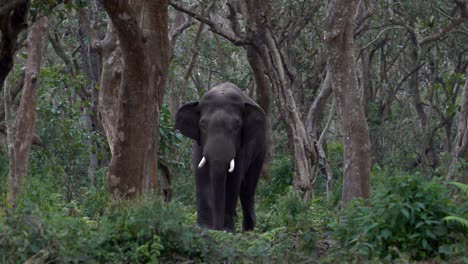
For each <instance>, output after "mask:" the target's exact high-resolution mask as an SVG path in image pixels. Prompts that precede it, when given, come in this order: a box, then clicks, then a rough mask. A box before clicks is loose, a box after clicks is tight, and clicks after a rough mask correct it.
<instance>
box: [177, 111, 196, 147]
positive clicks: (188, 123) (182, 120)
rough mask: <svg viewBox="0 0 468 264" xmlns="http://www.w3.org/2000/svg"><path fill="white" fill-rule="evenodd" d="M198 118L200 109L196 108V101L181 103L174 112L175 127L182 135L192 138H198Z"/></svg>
mask: <svg viewBox="0 0 468 264" xmlns="http://www.w3.org/2000/svg"><path fill="white" fill-rule="evenodd" d="M199 120H200V111H199V110H198V102H191V103H188V104H185V105H183V106H182V107H181V108H179V110H178V111H177V114H176V121H175V128H176V129H178V130H179V131H180V133H182V135H184V136H186V137H189V138H191V139H193V140H196V141H199V140H200V129H199V128H198V122H199Z"/></svg>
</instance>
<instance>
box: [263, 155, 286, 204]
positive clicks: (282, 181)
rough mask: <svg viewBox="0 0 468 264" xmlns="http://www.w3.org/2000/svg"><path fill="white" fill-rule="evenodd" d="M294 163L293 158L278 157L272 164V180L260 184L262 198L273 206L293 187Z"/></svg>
mask: <svg viewBox="0 0 468 264" xmlns="http://www.w3.org/2000/svg"><path fill="white" fill-rule="evenodd" d="M293 176H294V161H293V159H292V157H291V156H289V155H286V156H282V157H278V158H277V159H275V160H273V161H272V162H271V164H270V179H268V180H267V181H261V183H260V184H259V193H260V197H261V198H262V199H264V200H265V202H267V203H269V204H272V203H274V202H275V201H276V200H277V199H278V197H279V196H283V195H284V194H285V193H286V192H287V191H288V189H289V187H290V186H291V185H292V181H293Z"/></svg>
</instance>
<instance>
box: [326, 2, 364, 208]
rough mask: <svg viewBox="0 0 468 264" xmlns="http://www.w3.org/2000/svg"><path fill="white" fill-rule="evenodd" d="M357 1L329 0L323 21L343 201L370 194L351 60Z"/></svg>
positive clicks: (360, 114) (361, 119) (361, 123)
mask: <svg viewBox="0 0 468 264" xmlns="http://www.w3.org/2000/svg"><path fill="white" fill-rule="evenodd" d="M357 4H358V1H355V0H354V1H353V0H351V1H349V0H332V1H330V3H329V6H328V14H327V18H326V24H325V43H326V47H327V57H328V59H327V68H328V73H329V74H330V76H329V77H330V80H331V85H332V87H333V91H334V94H335V96H336V98H337V102H338V106H339V110H340V113H341V125H342V137H343V142H344V146H345V150H344V176H343V195H342V201H343V203H344V204H347V203H348V202H350V201H351V200H352V199H353V198H355V197H363V198H369V197H370V166H371V162H370V140H369V132H368V128H367V120H366V117H365V115H364V109H363V106H362V104H361V98H362V97H361V92H360V90H359V87H358V83H357V77H356V66H355V62H354V60H355V59H354V40H353V37H354V35H353V33H354V30H353V28H354V27H353V23H354V15H355V14H356V8H357Z"/></svg>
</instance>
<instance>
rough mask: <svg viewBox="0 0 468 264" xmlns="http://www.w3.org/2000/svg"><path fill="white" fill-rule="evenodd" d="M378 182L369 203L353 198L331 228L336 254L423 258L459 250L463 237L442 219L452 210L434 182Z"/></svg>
mask: <svg viewBox="0 0 468 264" xmlns="http://www.w3.org/2000/svg"><path fill="white" fill-rule="evenodd" d="M384 182H385V184H382V185H381V187H380V188H379V189H377V190H376V191H375V195H374V196H373V197H372V198H371V199H370V200H369V201H368V203H369V204H370V206H366V205H365V204H364V201H362V200H356V201H355V202H353V203H352V204H350V205H348V206H347V208H345V210H344V214H343V216H342V218H341V222H340V223H338V224H336V225H335V226H333V228H334V234H335V236H336V238H338V239H339V240H340V241H341V243H342V244H341V245H342V249H341V251H338V254H344V255H345V256H347V257H349V258H351V259H354V258H358V257H365V258H369V259H372V258H375V257H377V258H379V259H387V260H391V259H394V258H397V257H401V256H402V255H406V256H408V257H409V258H410V259H413V260H424V259H429V258H442V259H447V258H450V257H452V255H457V254H459V253H460V252H461V250H462V247H461V246H462V245H463V243H466V242H467V240H466V239H467V236H466V233H465V234H464V233H462V230H461V229H460V228H459V227H458V226H457V225H455V224H452V223H449V222H446V221H443V218H444V217H445V216H447V215H449V214H452V213H455V212H456V211H457V210H458V209H457V207H456V206H455V205H454V204H453V203H452V202H451V201H450V200H449V199H448V197H449V195H448V188H447V187H445V186H444V185H443V184H442V182H441V181H440V180H438V179H433V180H427V179H426V178H424V177H422V176H421V175H400V176H394V177H391V178H389V179H386V180H384ZM345 251H346V252H345Z"/></svg>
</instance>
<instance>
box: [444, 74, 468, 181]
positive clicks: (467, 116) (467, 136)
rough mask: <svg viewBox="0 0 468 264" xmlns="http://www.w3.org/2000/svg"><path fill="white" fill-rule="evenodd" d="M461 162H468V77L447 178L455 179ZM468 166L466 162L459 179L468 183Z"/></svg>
mask: <svg viewBox="0 0 468 264" xmlns="http://www.w3.org/2000/svg"><path fill="white" fill-rule="evenodd" d="M459 162H465V163H466V162H468V78H466V80H465V85H464V87H463V94H462V102H461V111H460V117H459V121H458V130H457V137H456V141H455V147H454V149H453V160H452V163H451V165H450V168H449V173H448V174H447V180H454V176H455V174H454V173H455V168H456V166H457V163H459ZM467 171H468V168H467V166H466V164H462V167H461V169H460V172H461V173H462V175H460V176H459V178H458V179H456V180H459V181H461V182H463V183H465V184H467V183H468V175H467Z"/></svg>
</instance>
